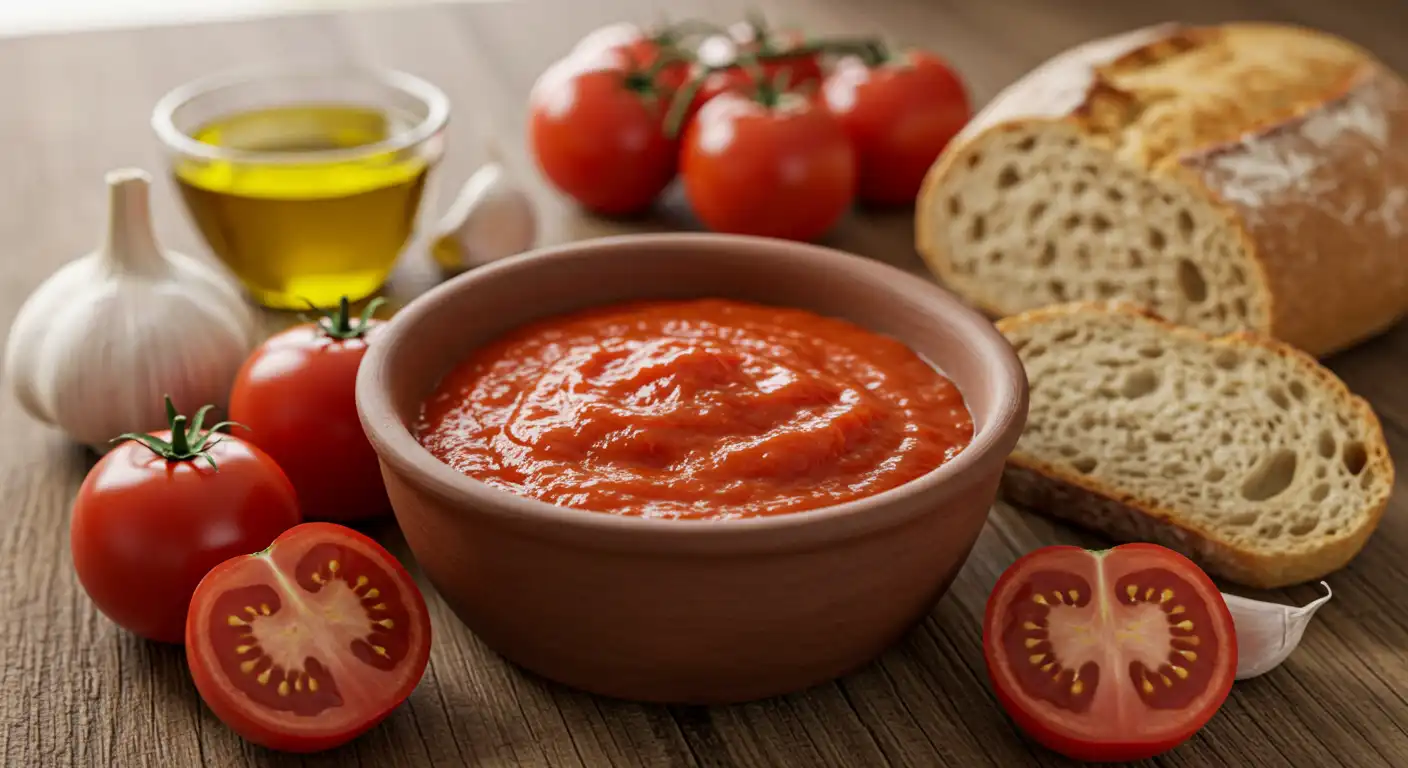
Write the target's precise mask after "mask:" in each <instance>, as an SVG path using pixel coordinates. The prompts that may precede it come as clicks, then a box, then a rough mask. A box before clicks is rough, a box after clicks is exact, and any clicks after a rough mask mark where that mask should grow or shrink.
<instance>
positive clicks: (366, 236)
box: [152, 70, 449, 309]
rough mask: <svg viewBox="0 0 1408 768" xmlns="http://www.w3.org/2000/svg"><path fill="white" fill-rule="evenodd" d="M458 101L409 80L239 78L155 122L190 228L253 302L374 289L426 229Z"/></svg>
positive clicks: (387, 75)
mask: <svg viewBox="0 0 1408 768" xmlns="http://www.w3.org/2000/svg"><path fill="white" fill-rule="evenodd" d="M448 118H449V102H448V100H447V99H446V97H445V95H444V93H442V92H441V91H440V90H439V89H438V88H436V87H435V86H433V85H431V84H429V83H427V82H425V81H423V80H420V79H418V78H415V77H412V76H410V75H406V74H403V73H400V72H370V71H358V70H352V71H341V72H282V73H280V72H275V73H231V74H224V75H216V76H214V77H210V78H207V79H204V80H199V81H196V82H194V83H191V84H189V85H186V86H182V87H181V88H177V89H176V90H174V91H172V92H171V93H169V94H167V95H166V96H165V97H164V98H163V99H162V100H161V101H160V102H159V103H158V104H157V106H156V110H155V113H154V114H153V116H152V125H153V127H154V128H155V130H156V132H157V135H158V136H159V137H160V138H161V140H162V142H163V143H164V144H165V145H166V147H167V149H168V151H169V153H170V157H171V173H172V176H173V178H174V180H175V182H176V186H177V189H179V190H180V193H181V197H182V198H183V199H184V201H185V204H186V207H187V209H188V210H189V212H190V215H191V218H192V219H193V220H194V222H195V225H196V227H197V229H199V230H200V232H201V234H202V235H203V236H204V237H205V240H206V242H207V243H208V244H209V245H210V247H211V249H212V250H213V251H214V252H215V254H216V255H217V256H218V257H219V258H220V259H221V260H222V261H224V262H225V264H226V265H228V266H229V267H230V269H231V270H232V271H233V272H234V273H235V275H236V276H237V277H238V278H239V279H240V281H241V282H242V283H243V284H244V286H245V288H246V290H248V291H249V293H250V295H251V296H252V297H253V298H254V300H255V301H257V302H259V303H260V304H263V305H265V306H267V307H273V308H278V309H306V308H307V307H308V303H309V302H312V303H314V304H316V305H318V306H332V305H335V304H337V302H338V300H339V299H340V298H341V297H342V296H347V297H348V298H349V299H351V300H353V301H356V300H358V299H361V298H365V297H367V296H369V295H371V294H372V293H374V292H376V290H377V289H378V288H380V287H381V285H382V283H384V282H385V281H386V278H387V276H388V275H389V274H390V273H391V269H392V267H393V266H394V265H395V263H396V258H397V256H398V255H399V254H400V252H401V250H402V249H403V248H404V247H405V245H406V243H407V241H408V240H409V239H410V237H411V235H412V233H413V232H414V230H415V226H416V220H417V215H418V212H419V210H420V204H421V198H422V196H423V194H424V191H425V187H426V179H427V177H428V175H429V174H430V172H431V170H432V169H433V168H434V166H435V164H436V163H437V162H438V161H439V159H440V157H441V154H442V153H443V151H444V129H445V124H446V122H447V120H448Z"/></svg>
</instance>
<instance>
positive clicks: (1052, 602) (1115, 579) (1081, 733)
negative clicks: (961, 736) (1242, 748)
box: [983, 544, 1237, 761]
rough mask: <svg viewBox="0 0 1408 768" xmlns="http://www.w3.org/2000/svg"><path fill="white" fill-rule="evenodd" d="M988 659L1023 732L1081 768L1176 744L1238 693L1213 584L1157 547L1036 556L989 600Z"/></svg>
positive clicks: (1228, 630) (1010, 573) (1224, 614)
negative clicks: (1084, 762) (1088, 763)
mask: <svg viewBox="0 0 1408 768" xmlns="http://www.w3.org/2000/svg"><path fill="white" fill-rule="evenodd" d="M983 652H984V656H985V657H986V659H987V667H988V675H989V676H990V677H991V678H992V683H993V688H994V689H995V690H996V693H997V698H998V700H999V701H1000V702H1001V703H1002V706H1003V708H1005V709H1006V710H1007V712H1008V714H1009V715H1011V716H1012V719H1013V720H1015V721H1016V723H1017V725H1018V726H1020V727H1021V728H1022V730H1024V731H1026V732H1027V733H1029V734H1031V736H1032V737H1033V738H1034V739H1036V740H1037V741H1039V742H1041V743H1042V744H1043V745H1044V746H1046V747H1048V748H1050V749H1052V750H1055V751H1056V752H1060V753H1061V754H1063V755H1066V756H1067V757H1072V758H1076V759H1079V760H1101V761H1105V760H1139V759H1143V758H1147V757H1152V756H1154V755H1157V754H1160V753H1162V752H1165V751H1167V750H1169V749H1172V748H1173V747H1175V746H1177V745H1179V744H1181V743H1182V742H1184V741H1185V740H1187V739H1188V738H1189V737H1190V736H1192V735H1193V734H1194V733H1195V732H1197V730H1198V729H1199V728H1202V727H1203V725H1204V724H1206V723H1207V721H1208V720H1209V719H1210V718H1211V717H1212V716H1213V714H1214V713H1216V712H1217V710H1218V708H1219V707H1221V706H1222V702H1223V701H1225V700H1226V698H1227V694H1228V693H1229V692H1230V691H1231V690H1232V680H1233V677H1234V674H1235V672H1236V669H1237V639H1236V635H1235V634H1234V630H1233V626H1232V616H1231V614H1230V613H1228V611H1227V604H1226V603H1225V602H1223V600H1222V595H1221V593H1219V592H1218V590H1217V587H1215V586H1214V585H1213V583H1212V581H1211V580H1210V579H1209V578H1208V577H1207V575H1205V574H1204V573H1203V572H1202V570H1200V569H1199V568H1198V566H1196V565H1194V564H1193V562H1192V561H1190V560H1189V559H1188V558H1186V557H1184V556H1182V555H1180V554H1178V553H1176V552H1174V551H1172V550H1169V549H1165V548H1164V547H1160V546H1155V545H1152V544H1126V545H1124V546H1120V547H1115V548H1114V549H1109V550H1104V551H1100V552H1093V551H1088V550H1084V549H1080V548H1077V547H1045V548H1043V549H1038V550H1036V551H1035V552H1032V553H1030V554H1028V555H1026V556H1025V557H1022V558H1021V559H1019V560H1018V561H1017V562H1015V563H1013V564H1012V567H1010V568H1008V569H1007V571H1006V572H1005V573H1003V574H1002V577H1001V578H1000V579H998V581H997V586H996V587H994V588H993V592H992V596H991V597H990V598H988V605H987V613H986V616H985V619H984V622H983Z"/></svg>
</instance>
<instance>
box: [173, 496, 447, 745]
mask: <svg viewBox="0 0 1408 768" xmlns="http://www.w3.org/2000/svg"><path fill="white" fill-rule="evenodd" d="M429 658H430V619H429V614H428V613H427V612H426V608H425V600H424V598H422V597H421V594H420V590H418V589H416V585H415V583H414V582H413V581H411V577H410V575H409V574H408V573H406V569H405V568H403V567H401V564H400V563H399V562H397V560H396V558H395V557H393V556H392V555H391V554H390V553H389V552H387V551H386V550H385V549H383V548H382V547H381V545H379V544H377V543H376V542H375V541H372V540H371V539H369V538H367V537H366V536H363V535H362V534H360V533H357V532H356V531H354V530H352V529H350V528H344V527H343V526H340V525H333V524H331V523H304V524H302V525H298V526H295V527H293V528H290V529H289V530H288V531H287V532H285V533H284V534H283V535H282V536H279V537H278V538H277V539H275V540H274V543H273V544H271V545H270V546H269V548H268V549H266V550H264V551H263V552H259V553H256V554H253V555H245V556H241V557H236V558H233V559H230V560H227V561H225V562H224V563H222V564H221V565H219V566H216V567H215V569H214V570H212V571H211V572H210V573H209V575H207V576H206V577H205V579H204V580H202V581H201V583H200V586H198V587H196V592H195V596H194V597H193V598H191V610H190V613H189V614H188V616H187V619H186V660H187V662H188V663H189V664H190V667H191V676H192V677H193V678H194V679H195V683H196V688H197V690H199V691H200V695H201V698H203V699H205V703H206V704H208V705H209V706H210V709H211V710H212V711H214V712H215V714H216V715H217V716H218V717H219V718H220V719H221V720H222V721H224V723H225V724H226V725H228V726H230V728H232V729H234V730H235V732H237V733H239V734H240V735H241V736H243V737H244V738H246V739H248V740H250V741H252V742H254V743H256V744H261V745H263V746H266V747H270V748H272V749H281V750H285V751H289V752H314V751H317V750H321V749H328V748H331V747H335V746H337V745H339V744H342V743H344V742H346V741H349V740H351V739H352V738H354V737H356V736H358V735H359V734H361V733H363V732H365V731H366V730H368V729H369V728H371V727H372V726H374V725H376V724H377V723H379V722H381V720H382V718H384V717H386V716H387V715H388V714H390V712H391V710H393V709H395V708H396V706H397V705H398V704H400V703H401V702H402V701H404V700H405V699H406V697H407V696H409V695H410V693H411V690H412V689H414V688H415V687H416V683H418V682H420V678H421V674H422V673H424V672H425V665H426V662H427V660H428V659H429Z"/></svg>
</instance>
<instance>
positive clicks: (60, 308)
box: [5, 169, 255, 453]
mask: <svg viewBox="0 0 1408 768" xmlns="http://www.w3.org/2000/svg"><path fill="white" fill-rule="evenodd" d="M106 181H107V183H108V189H109V211H108V222H107V228H106V230H105V233H104V236H103V237H102V239H101V241H100V246H99V248H98V250H96V251H94V252H92V253H89V254H87V255H86V256H83V257H81V258H78V259H76V260H74V261H72V262H70V263H68V264H66V265H64V266H63V267H62V268H60V269H59V270H58V271H57V272H55V273H54V274H53V275H50V276H49V278H48V279H47V280H45V281H44V282H43V283H41V284H40V285H39V287H38V288H36V289H35V290H34V292H33V293H32V294H30V296H29V298H27V299H26V300H25V303H24V305H23V306H21V308H20V311H19V313H18V314H17V315H16V316H15V321H14V323H13V324H12V325H11V326H10V335H9V339H8V341H7V342H6V347H5V375H6V377H7V378H8V379H9V382H10V386H11V388H12V389H13V390H14V393H15V395H16V399H17V400H18V401H19V403H20V405H21V407H23V408H24V410H25V411H26V412H27V413H29V414H30V416H32V417H33V418H35V419H37V420H39V421H42V422H45V423H47V424H51V425H53V426H56V427H58V428H59V429H60V430H62V431H63V432H64V433H66V434H67V435H68V436H69V437H70V438H72V439H74V440H76V441H77V442H80V443H84V444H86V445H89V446H90V447H92V448H93V449H94V450H96V451H98V452H100V453H101V452H103V451H106V450H107V449H108V448H109V447H110V445H109V443H108V441H109V440H111V439H112V438H113V437H115V436H116V435H118V434H121V433H123V432H149V431H152V430H157V429H162V428H164V427H165V426H166V423H167V421H166V412H165V408H164V406H163V396H164V395H168V394H169V395H170V396H171V397H172V399H173V400H174V401H175V402H176V404H177V405H178V406H180V407H182V408H187V409H194V408H195V407H197V406H199V405H203V404H205V403H214V404H216V405H218V406H223V405H224V403H225V401H226V399H227V397H228V395H229V389H230V385H231V383H232V382H233V380H234V376H235V372H236V371H237V370H238V369H239V366H240V365H241V364H242V363H243V362H244V359H245V357H246V356H247V355H248V353H249V350H250V348H251V347H252V346H253V344H254V341H255V324H254V317H253V314H252V313H251V312H250V309H249V307H248V305H247V304H245V302H244V299H243V296H242V294H241V292H240V290H239V288H238V286H237V285H236V284H235V282H234V280H233V278H232V277H231V276H230V275H229V273H228V272H227V271H224V270H223V269H222V268H221V267H218V266H216V265H214V264H211V263H209V262H206V261H201V260H198V259H195V258H193V257H190V256H186V255H184V254H180V253H176V252H174V251H165V250H162V249H161V247H160V246H159V245H158V244H157V241H156V237H155V235H154V234H153V231H152V225H151V212H150V177H149V176H148V175H147V174H146V173H144V172H142V171H140V170H135V169H134V170H121V171H114V172H113V173H110V174H108V176H107V178H106Z"/></svg>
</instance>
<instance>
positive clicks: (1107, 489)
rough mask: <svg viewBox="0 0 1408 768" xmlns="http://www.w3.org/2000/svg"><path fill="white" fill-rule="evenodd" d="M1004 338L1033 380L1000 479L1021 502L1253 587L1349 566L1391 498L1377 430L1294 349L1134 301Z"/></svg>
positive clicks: (1009, 323)
mask: <svg viewBox="0 0 1408 768" xmlns="http://www.w3.org/2000/svg"><path fill="white" fill-rule="evenodd" d="M998 327H999V328H1000V329H1001V330H1002V332H1003V333H1004V334H1005V335H1006V336H1007V337H1008V339H1009V340H1010V341H1011V342H1012V344H1013V346H1014V347H1015V348H1016V349H1017V352H1018V355H1019V356H1020V357H1021V359H1022V362H1023V364H1024V365H1025V367H1026V370H1027V376H1028V379H1029V380H1030V382H1031V410H1030V415H1029V417H1028V420H1027V428H1026V432H1025V434H1024V435H1023V437H1022V439H1021V442H1020V443H1019V444H1018V446H1017V450H1016V451H1015V452H1014V453H1013V454H1012V456H1011V458H1010V460H1009V462H1008V470H1007V473H1006V474H1005V476H1004V485H1003V487H1004V489H1005V491H1006V493H1007V495H1008V496H1009V497H1010V498H1011V499H1012V500H1013V501H1014V502H1016V503H1018V504H1021V505H1024V506H1029V507H1033V508H1036V509H1039V510H1041V511H1044V512H1047V513H1049V514H1052V515H1054V516H1057V517H1060V518H1064V519H1066V520H1069V521H1072V522H1075V523H1077V524H1080V525H1083V526H1087V527H1090V528H1093V529H1096V530H1099V531H1103V532H1104V533H1106V534H1108V535H1109V536H1111V537H1112V538H1115V539H1117V540H1122V541H1151V542H1154V543H1158V544H1163V545H1165V546H1168V547H1171V548H1173V549H1176V550H1179V551H1181V552H1183V553H1184V554H1186V555H1188V556H1190V557H1192V558H1193V559H1194V560H1196V561H1197V562H1199V563H1200V564H1201V565H1203V566H1204V567H1205V568H1206V569H1207V570H1208V571H1209V572H1210V573H1213V574H1215V575H1218V576H1221V577H1224V578H1227V579H1230V580H1233V581H1237V582H1240V583H1243V584H1247V585H1251V586H1258V587H1276V586H1282V585H1285V584H1292V583H1296V582H1300V581H1306V580H1309V579H1314V578H1318V577H1320V576H1323V575H1324V574H1326V573H1328V572H1330V571H1333V570H1335V569H1338V568H1340V567H1341V566H1343V565H1344V564H1345V563H1347V562H1348V561H1349V560H1350V559H1351V558H1352V557H1354V555H1355V554H1357V553H1358V552H1359V550H1360V549H1361V548H1362V547H1363V546H1364V543H1365V541H1366V540H1367V539H1368V537H1369V535H1370V534H1371V533H1372V532H1373V530H1374V528H1375V526H1376V525H1377V524H1378V521H1379V517H1380V516H1381V515H1382V514H1383V510H1384V507H1385V505H1386V504H1387V502H1388V496H1389V491H1390V489H1391V488H1392V486H1393V465H1392V463H1391V461H1390V459H1389V455H1388V447H1387V446H1386V445H1385V443H1384V437H1383V432H1382V430H1381V427H1380V425H1379V421H1378V419H1377V418H1376V417H1375V416H1374V413H1373V411H1372V410H1371V409H1370V407H1369V405H1368V403H1366V402H1365V401H1364V400H1363V399H1361V398H1358V397H1355V396H1354V395H1353V394H1351V393H1350V392H1349V390H1348V389H1347V388H1346V387H1345V385H1344V384H1343V383H1342V382H1341V381H1340V380H1339V379H1337V378H1336V377H1335V376H1334V374H1332V373H1331V372H1330V371H1328V370H1327V369H1325V368H1323V367H1322V366H1320V365H1319V363H1317V362H1316V361H1315V360H1314V359H1312V358H1310V357H1309V356H1307V355H1305V354H1303V353H1301V352H1299V351H1297V350H1295V349H1293V348H1291V347H1290V346H1288V345H1285V344H1282V343H1280V342H1277V341H1273V340H1270V339H1265V338H1261V337H1256V336H1252V335H1249V334H1234V335H1231V336H1225V337H1221V338H1213V337H1211V336H1209V335H1206V334H1204V333H1202V332H1201V331H1197V330H1193V329H1189V328H1183V327H1178V326H1175V325H1172V324H1170V323H1167V322H1165V321H1163V320H1161V319H1159V318H1157V317H1155V316H1153V315H1151V314H1148V313H1147V312H1145V311H1143V310H1141V309H1138V308H1136V307H1134V306H1133V305H1129V304H1123V303H1115V304H1095V303H1080V304H1064V305H1058V306H1054V307H1048V308H1045V309H1039V310H1034V311H1031V312H1027V313H1025V314H1022V315H1017V316H1015V317H1011V318H1007V319H1005V320H1003V321H1001V322H1000V323H999V324H998Z"/></svg>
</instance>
